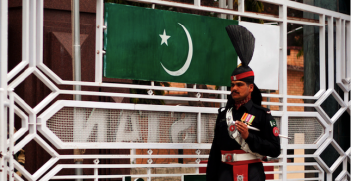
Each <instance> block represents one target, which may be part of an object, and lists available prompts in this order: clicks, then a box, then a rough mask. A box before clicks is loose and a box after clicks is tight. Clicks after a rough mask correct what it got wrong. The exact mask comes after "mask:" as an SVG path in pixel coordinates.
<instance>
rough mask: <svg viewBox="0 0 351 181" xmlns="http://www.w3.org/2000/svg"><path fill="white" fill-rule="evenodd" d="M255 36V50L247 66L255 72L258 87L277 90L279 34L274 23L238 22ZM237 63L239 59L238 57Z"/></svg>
mask: <svg viewBox="0 0 351 181" xmlns="http://www.w3.org/2000/svg"><path fill="white" fill-rule="evenodd" d="M239 25H241V26H244V27H246V28H247V29H248V30H249V31H251V32H252V34H253V35H254V36H255V39H256V40H255V51H254V54H253V57H252V60H251V62H250V64H249V66H250V67H251V68H252V70H253V71H254V72H255V84H256V85H257V87H258V88H259V89H269V90H278V75H279V35H280V29H279V27H278V26H274V25H264V24H257V23H247V22H239ZM238 60H239V61H238V64H240V59H239V57H238Z"/></svg>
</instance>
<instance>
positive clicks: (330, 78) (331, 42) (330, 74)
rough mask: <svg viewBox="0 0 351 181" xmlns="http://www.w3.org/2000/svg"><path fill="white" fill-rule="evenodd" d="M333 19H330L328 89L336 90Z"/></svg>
mask: <svg viewBox="0 0 351 181" xmlns="http://www.w3.org/2000/svg"><path fill="white" fill-rule="evenodd" d="M333 26H334V25H333V17H328V88H329V89H334V27H333Z"/></svg>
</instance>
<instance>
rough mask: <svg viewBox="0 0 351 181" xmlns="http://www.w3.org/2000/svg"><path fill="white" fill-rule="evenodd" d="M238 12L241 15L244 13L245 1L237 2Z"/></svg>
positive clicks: (239, 18) (239, 0)
mask: <svg viewBox="0 0 351 181" xmlns="http://www.w3.org/2000/svg"><path fill="white" fill-rule="evenodd" d="M238 11H239V12H241V13H243V12H244V11H245V0H238ZM240 20H241V16H239V17H238V21H240Z"/></svg>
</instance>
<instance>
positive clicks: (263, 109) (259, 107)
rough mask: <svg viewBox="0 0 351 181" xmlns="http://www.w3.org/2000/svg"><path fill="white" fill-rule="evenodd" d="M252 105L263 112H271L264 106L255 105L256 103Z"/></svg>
mask: <svg viewBox="0 0 351 181" xmlns="http://www.w3.org/2000/svg"><path fill="white" fill-rule="evenodd" d="M253 106H254V107H255V108H257V109H260V110H262V111H264V112H265V113H267V114H271V110H270V109H268V108H265V107H262V106H259V105H256V104H253Z"/></svg>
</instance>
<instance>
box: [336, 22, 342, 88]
mask: <svg viewBox="0 0 351 181" xmlns="http://www.w3.org/2000/svg"><path fill="white" fill-rule="evenodd" d="M335 23H336V29H335V32H336V40H335V41H336V42H335V46H336V49H335V54H336V60H335V61H336V62H335V63H336V67H335V68H336V70H337V72H336V80H337V82H338V81H341V79H342V74H343V73H344V71H342V65H343V63H342V56H341V54H342V48H341V42H342V40H341V36H342V30H341V29H342V22H341V19H335Z"/></svg>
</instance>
